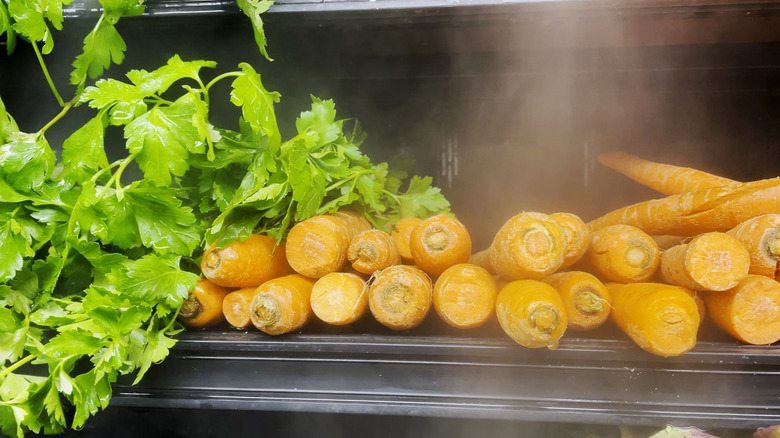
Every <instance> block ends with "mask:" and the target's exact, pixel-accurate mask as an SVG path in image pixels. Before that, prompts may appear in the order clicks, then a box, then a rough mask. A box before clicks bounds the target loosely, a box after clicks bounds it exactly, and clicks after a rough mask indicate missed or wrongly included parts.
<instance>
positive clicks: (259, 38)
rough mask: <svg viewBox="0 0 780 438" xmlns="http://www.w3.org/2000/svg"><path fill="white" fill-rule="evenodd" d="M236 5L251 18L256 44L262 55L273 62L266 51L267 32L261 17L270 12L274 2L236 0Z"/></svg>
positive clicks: (268, 0)
mask: <svg viewBox="0 0 780 438" xmlns="http://www.w3.org/2000/svg"><path fill="white" fill-rule="evenodd" d="M236 4H237V5H238V7H239V8H240V9H241V11H242V12H243V13H244V15H246V16H247V17H249V19H250V20H251V21H252V30H253V31H254V33H255V43H256V44H257V48H258V49H260V53H262V54H263V56H265V58H266V59H267V60H269V61H273V59H271V57H270V56H268V50H267V49H266V46H267V45H268V43H267V41H266V38H265V30H263V19H262V18H261V15H262V14H263V13H265V12H266V11H268V10H269V9H270V8H271V6H272V5H273V4H274V2H273V1H271V0H236Z"/></svg>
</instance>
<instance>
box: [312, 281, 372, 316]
mask: <svg viewBox="0 0 780 438" xmlns="http://www.w3.org/2000/svg"><path fill="white" fill-rule="evenodd" d="M367 290H368V285H366V282H365V280H363V279H362V278H361V277H360V276H359V275H356V274H352V273H349V272H331V273H330V274H325V275H324V276H322V277H320V278H319V279H318V280H317V282H316V283H314V288H313V289H312V291H311V309H312V311H314V314H315V315H316V316H317V318H319V319H320V320H321V321H322V322H325V323H328V324H332V325H345V324H350V323H352V322H355V321H357V320H358V319H360V318H361V317H362V316H363V315H364V314H365V313H366V310H368V292H367Z"/></svg>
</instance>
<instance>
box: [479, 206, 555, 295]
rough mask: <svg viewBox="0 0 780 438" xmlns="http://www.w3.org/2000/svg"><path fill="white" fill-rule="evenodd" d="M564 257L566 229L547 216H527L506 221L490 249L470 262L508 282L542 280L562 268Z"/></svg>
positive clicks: (519, 215)
mask: <svg viewBox="0 0 780 438" xmlns="http://www.w3.org/2000/svg"><path fill="white" fill-rule="evenodd" d="M565 253H566V235H565V232H564V230H563V227H562V226H561V225H560V224H559V223H558V222H557V221H555V220H554V219H552V218H550V216H548V215H546V214H543V213H537V212H524V213H520V214H518V215H516V216H514V217H512V218H510V219H509V220H508V221H506V222H505V223H504V225H502V226H501V229H499V230H498V233H496V235H495V237H494V238H493V243H492V244H491V245H490V247H489V248H488V249H486V250H484V251H480V252H478V253H476V254H473V255H472V256H471V258H470V259H469V262H470V263H472V264H475V265H478V266H482V267H483V268H485V269H487V270H488V271H490V272H492V273H496V274H498V275H500V276H501V277H503V278H505V279H508V280H519V279H541V278H544V277H546V276H548V275H550V274H552V273H553V272H555V271H557V270H558V269H559V268H560V267H561V265H562V264H563V261H564V257H565Z"/></svg>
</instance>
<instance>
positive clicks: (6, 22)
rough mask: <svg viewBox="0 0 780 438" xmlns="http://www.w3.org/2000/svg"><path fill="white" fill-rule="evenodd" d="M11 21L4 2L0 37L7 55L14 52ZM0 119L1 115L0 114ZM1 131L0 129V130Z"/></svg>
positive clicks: (1, 7) (0, 16) (14, 33)
mask: <svg viewBox="0 0 780 438" xmlns="http://www.w3.org/2000/svg"><path fill="white" fill-rule="evenodd" d="M12 25H13V21H12V20H11V14H10V13H9V12H8V6H6V4H5V2H4V1H2V2H0V36H2V35H3V34H4V33H5V34H6V37H5V45H6V47H5V50H6V53H7V54H8V55H10V54H11V53H13V52H14V48H15V47H16V32H15V31H14V29H13V26H12ZM0 107H2V102H0ZM1 110H2V108H0V112H1ZM0 117H2V115H1V114H0ZM0 131H2V129H0ZM2 140H3V138H2V136H1V135H0V143H2Z"/></svg>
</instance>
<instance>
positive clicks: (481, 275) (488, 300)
mask: <svg viewBox="0 0 780 438" xmlns="http://www.w3.org/2000/svg"><path fill="white" fill-rule="evenodd" d="M496 295H498V288H497V287H496V281H495V280H494V279H493V277H492V276H491V275H490V273H489V272H488V271H486V270H485V269H484V268H480V267H479V266H476V265H471V264H468V263H459V264H457V265H454V266H450V267H449V268H447V269H445V270H444V272H442V274H441V275H440V276H439V278H438V279H436V284H435V285H434V287H433V308H434V310H436V313H438V314H439V317H441V319H442V320H443V321H444V322H446V323H447V324H449V325H451V326H453V327H457V328H473V327H479V326H480V325H482V324H484V323H485V322H486V321H487V320H488V319H490V317H491V316H493V313H494V312H495V310H496Z"/></svg>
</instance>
